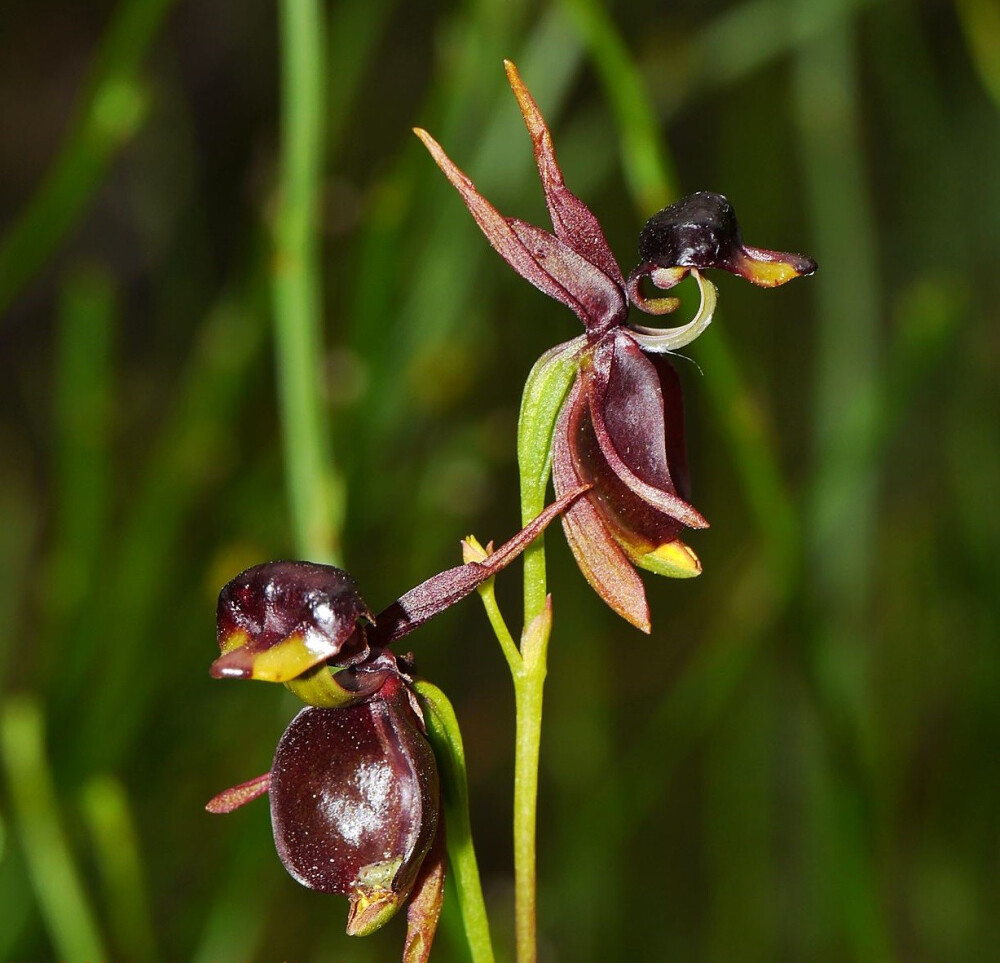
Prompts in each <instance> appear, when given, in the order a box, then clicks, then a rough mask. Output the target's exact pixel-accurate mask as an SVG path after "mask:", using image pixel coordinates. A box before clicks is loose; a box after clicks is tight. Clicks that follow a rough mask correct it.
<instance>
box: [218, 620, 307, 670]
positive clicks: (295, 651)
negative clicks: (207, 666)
mask: <svg viewBox="0 0 1000 963" xmlns="http://www.w3.org/2000/svg"><path fill="white" fill-rule="evenodd" d="M246 642H247V636H246V634H245V633H243V632H234V633H232V635H231V636H230V637H229V638H227V639H226V641H225V642H224V643H223V645H222V653H223V654H222V655H221V656H220V657H219V658H218V659H216V661H215V662H214V663H213V666H215V665H222V666H225V665H226V664H227V663H229V662H230V661H231V660H230V659H227V656H230V655H231V654H232V653H234V652H236V650H237V649H239V648H240V647H241V646H243V645H244V644H245V643H246ZM247 661H248V662H249V668H250V671H249V672H248V673H247V672H246V665H245V663H244V664H241V665H240V669H241V670H242V671H241V672H240V673H239V675H240V678H243V679H257V680H259V681H261V682H288V681H289V679H294V678H295V677H296V676H299V675H302V673H303V672H308V671H309V669H311V668H312V667H313V666H314V665H316V663H317V661H322V660H321V659H317V655H316V653H315V652H314V651H313V650H312V649H311V648H310V647H309V644H308V642H307V641H306V639H305V636H303V635H302V634H301V633H298V632H297V633H295V634H294V635H290V636H288V638H287V639H282V640H281V641H280V642H278V643H277V644H276V645H272V646H271V647H270V648H269V649H264V651H262V652H255V653H253V654H252V655H250V656H249V659H247ZM223 674H230V673H225V672H224V673H223ZM232 674H235V673H232Z"/></svg>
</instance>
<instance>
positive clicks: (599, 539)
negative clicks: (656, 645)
mask: <svg viewBox="0 0 1000 963" xmlns="http://www.w3.org/2000/svg"><path fill="white" fill-rule="evenodd" d="M586 411H587V405H586V398H585V395H584V393H583V387H582V384H581V383H580V381H579V380H578V381H577V383H576V384H575V385H574V386H573V388H572V389H571V391H570V394H569V397H568V398H567V399H566V404H565V405H564V406H563V410H562V412H561V413H560V415H559V421H558V423H557V424H556V430H555V434H554V436H553V440H552V483H553V485H554V487H555V491H556V494H557V495H559V494H561V493H562V492H564V491H572V490H573V489H574V488H576V487H577V486H578V485H579V484H580V482H581V476H580V474H579V471H578V462H577V456H576V454H575V450H574V446H573V444H572V439H573V438H574V437H575V436H576V434H577V432H578V430H579V423H580V420H581V418H583V417H585V416H586ZM596 498H597V494H596V492H588V493H587V494H586V495H584V497H583V498H581V499H579V500H578V501H576V502H575V503H574V504H573V505H572V506H571V507H570V508H569V509H568V510H567V511H566V513H565V514H564V515H563V529H564V530H565V532H566V540H567V541H568V542H569V546H570V548H571V549H572V551H573V555H574V557H575V558H576V562H577V565H578V566H579V567H580V571H581V572H582V573H583V575H584V578H586V579H587V581H588V582H589V583H590V584H591V586H592V587H593V589H594V591H595V592H597V594H598V595H599V596H600V597H601V598H602V599H604V601H605V602H607V604H608V605H609V606H611V608H612V609H614V611H615V612H617V613H618V614H619V615H620V616H622V618H624V619H626V620H627V621H628V622H631V623H632V625H634V626H635V627H636V628H638V629H641V630H642V631H643V632H647V633H648V632H649V630H650V623H649V606H648V604H647V602H646V591H645V589H644V588H643V584H642V579H641V578H639V575H638V573H637V572H636V570H635V568H634V567H633V565H632V563H631V562H630V561H629V560H628V558H627V556H626V555H625V553H624V552H623V551H622V549H621V548H620V547H619V545H618V543H617V542H616V541H615V539H614V538H613V537H612V536H611V534H610V532H609V531H608V530H607V528H606V527H605V523H604V521H603V517H602V514H601V513H600V512H599V511H598V509H597V508H596V507H595V501H596Z"/></svg>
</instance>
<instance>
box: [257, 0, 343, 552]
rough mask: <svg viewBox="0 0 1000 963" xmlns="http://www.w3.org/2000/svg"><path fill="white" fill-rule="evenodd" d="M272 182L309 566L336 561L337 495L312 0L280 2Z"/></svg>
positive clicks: (295, 476) (318, 20)
mask: <svg viewBox="0 0 1000 963" xmlns="http://www.w3.org/2000/svg"><path fill="white" fill-rule="evenodd" d="M279 21H280V28H281V51H282V54H281V108H282V109H281V179H280V185H279V199H278V211H277V213H276V215H275V225H274V245H275V249H274V262H273V268H272V271H273V274H272V300H273V307H274V325H275V343H276V350H277V364H278V400H279V405H280V411H281V435H282V443H283V446H284V451H285V472H286V476H287V483H288V488H289V497H290V502H291V512H292V525H293V529H294V532H295V545H296V550H297V551H298V552H299V554H300V555H302V556H303V557H304V558H308V559H310V560H312V561H317V562H335V561H337V560H339V558H340V554H341V547H340V538H339V534H338V533H339V531H340V528H341V520H342V515H343V492H342V490H341V488H340V485H339V482H338V481H337V480H336V478H335V475H334V470H333V463H332V458H331V452H330V443H329V429H328V425H327V421H326V417H325V415H324V403H325V397H326V395H325V390H324V385H323V373H322V372H323V335H322V313H323V308H322V292H321V282H320V272H319V258H320V236H319V231H320V211H321V207H322V196H323V194H322V175H323V147H324V142H323V117H324V102H325V98H324V93H325V89H326V74H325V66H324V56H323V50H324V40H325V33H324V30H323V8H322V4H321V3H320V2H319V0H281V2H280V3H279Z"/></svg>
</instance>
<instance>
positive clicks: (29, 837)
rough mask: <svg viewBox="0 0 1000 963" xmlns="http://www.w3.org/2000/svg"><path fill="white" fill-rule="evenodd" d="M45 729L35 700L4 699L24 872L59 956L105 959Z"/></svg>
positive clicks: (3, 747)
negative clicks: (64, 819)
mask: <svg viewBox="0 0 1000 963" xmlns="http://www.w3.org/2000/svg"><path fill="white" fill-rule="evenodd" d="M44 730H45V721H44V718H43V716H42V712H41V709H40V708H39V706H38V704H37V703H36V702H35V701H34V700H32V699H28V698H26V697H18V698H13V699H8V700H7V704H6V706H4V709H3V713H2V715H0V760H2V764H3V770H4V774H5V775H6V777H7V787H8V792H9V793H10V798H11V803H12V805H13V808H14V813H15V815H16V817H17V822H18V827H19V829H20V833H19V836H20V839H21V844H22V846H23V848H24V857H25V861H26V863H27V866H28V873H29V875H30V877H31V882H32V885H33V887H34V889H35V894H36V896H37V898H38V906H39V908H40V910H41V912H42V915H43V916H44V917H45V920H46V923H47V924H48V931H49V933H50V934H51V936H52V941H53V943H54V944H55V949H56V952H57V954H58V955H59V956H60V957H61V958H62V959H65V960H106V959H108V958H109V957H108V954H107V953H106V952H105V949H104V945H103V941H102V939H101V934H100V928H99V927H98V924H97V919H96V917H95V916H94V912H93V909H92V908H91V906H90V904H89V902H88V900H87V897H86V893H85V891H84V888H83V884H82V882H81V880H80V876H79V873H78V872H77V869H76V866H75V865H74V863H73V856H72V853H71V850H70V846H69V843H68V841H67V839H66V835H65V833H64V832H63V828H62V821H61V819H60V816H59V807H58V805H57V803H56V789H55V786H54V785H53V782H52V773H51V770H50V768H49V763H48V760H47V758H46V755H45V731H44Z"/></svg>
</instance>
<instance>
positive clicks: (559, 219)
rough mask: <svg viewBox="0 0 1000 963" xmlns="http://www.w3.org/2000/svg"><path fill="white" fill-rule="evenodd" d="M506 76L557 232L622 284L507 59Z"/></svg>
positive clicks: (605, 245)
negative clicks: (565, 180) (529, 141)
mask: <svg viewBox="0 0 1000 963" xmlns="http://www.w3.org/2000/svg"><path fill="white" fill-rule="evenodd" d="M504 66H505V67H506V68H507V79H508V80H509V81H510V87H511V90H513V91H514V96H515V97H517V103H518V106H519V107H520V108H521V114H522V116H523V117H524V123H525V126H526V127H527V128H528V133H529V134H531V142H532V146H533V147H534V150H535V163H536V164H537V165H538V175H539V177H540V178H541V181H542V189H543V190H544V191H545V203H546V205H547V206H548V209H549V215H550V216H551V218H552V227H553V228H554V229H555V232H556V236H557V237H558V238H559V239H560V240H561V241H564V242H565V243H566V244H568V245H569V246H570V247H571V248H573V250H574V251H576V252H577V254H579V255H580V256H581V257H583V258H584V259H585V260H587V261H589V262H590V263H591V264H593V265H595V266H596V267H598V268H599V269H600V270H601V271H603V272H604V274H606V275H607V276H608V277H609V278H611V280H612V281H614V282H615V283H616V284H617V285H618V286H619V287H624V284H625V279H624V278H623V277H622V272H621V268H620V267H619V266H618V262H617V261H616V260H615V256H614V255H613V254H612V253H611V248H610V247H609V246H608V242H607V240H606V239H605V237H604V231H603V230H602V228H601V225H600V222H599V221H598V220H597V218H596V217H595V216H594V214H593V212H592V211H591V210H590V208H588V207H587V205H586V204H584V203H583V201H581V200H580V198H578V197H577V196H576V195H575V194H573V193H572V192H571V191H570V190H569V189H568V188H567V187H566V185H565V183H564V182H563V175H562V171H561V170H560V169H559V164H558V163H557V161H556V154H555V149H554V148H553V146H552V135H551V134H550V133H549V128H548V126H547V125H546V123H545V118H544V117H542V112H541V111H540V110H539V109H538V104H537V103H536V102H535V98H534V97H532V96H531V92H530V91H529V90H528V88H527V87H526V86H525V85H524V81H522V80H521V75H520V74H519V73H518V71H517V67H515V66H514V64H512V63H511V62H510V61H509V60H505V61H504Z"/></svg>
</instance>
